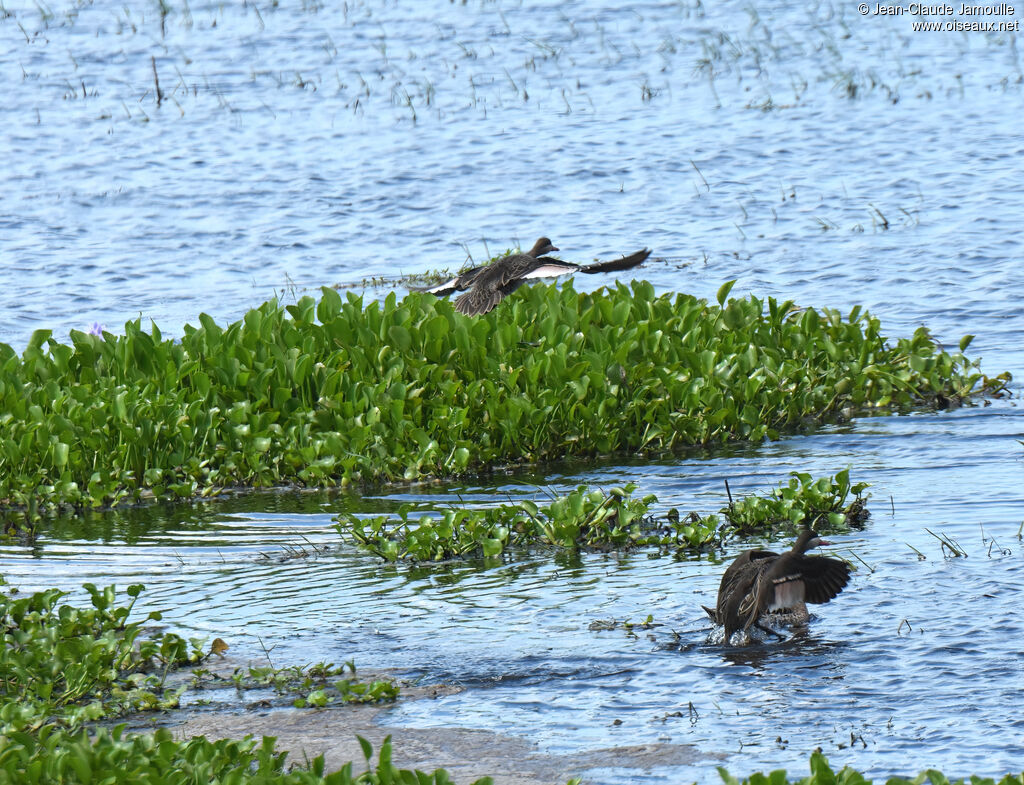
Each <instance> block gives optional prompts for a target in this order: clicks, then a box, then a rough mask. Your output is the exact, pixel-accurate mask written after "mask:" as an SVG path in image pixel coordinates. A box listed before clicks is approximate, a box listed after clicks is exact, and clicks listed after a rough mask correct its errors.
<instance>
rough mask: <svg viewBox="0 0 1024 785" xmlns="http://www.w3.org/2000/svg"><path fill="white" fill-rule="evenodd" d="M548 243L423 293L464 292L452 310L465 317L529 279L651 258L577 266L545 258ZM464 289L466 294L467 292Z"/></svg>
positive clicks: (616, 266)
mask: <svg viewBox="0 0 1024 785" xmlns="http://www.w3.org/2000/svg"><path fill="white" fill-rule="evenodd" d="M557 250H558V248H556V247H555V246H554V245H552V244H551V240H549V239H548V238H547V237H541V238H540V239H539V240H537V242H536V243H534V244H533V248H531V249H530V250H529V251H521V252H519V253H513V254H509V255H508V256H503V257H502V258H500V259H498V260H496V261H495V262H493V263H492V264H489V265H484V266H482V267H473V268H471V269H469V270H465V271H463V272H462V273H460V274H459V275H457V276H456V277H455V278H452V279H451V280H449V281H445V282H444V283H442V284H439V285H437V286H433V287H430V288H429V289H425V290H424V291H427V292H430V293H431V294H436V295H438V296H439V297H444V296H446V295H449V294H453V293H454V292H464V294H461V295H459V296H458V297H457V298H456V299H455V310H457V311H459V312H460V313H464V314H466V315H467V316H476V315H479V314H485V313H487V312H488V311H490V310H491V309H493V308H494V306H496V305H497V304H498V303H500V302H501V301H502V299H503V298H505V297H506V296H508V295H509V294H511V293H512V292H514V291H515V290H516V289H518V288H519V287H520V286H522V285H523V284H524V283H526V282H527V281H528V280H531V279H533V278H553V277H555V276H558V275H566V274H567V273H587V274H594V273H608V272H616V271H618V270H628V269H630V268H631V267H636V266H638V265H640V264H643V262H644V261H645V260H646V259H647V257H648V256H650V255H651V252H650V251H649V250H647V249H646V248H645V249H643V250H642V251H637V252H636V253H633V254H630V255H629V256H624V257H622V258H621V259H614V260H612V261H610V262H598V263H596V264H588V265H579V264H574V263H573V262H565V261H562V260H561V259H556V258H555V257H553V256H548V255H547V254H550V253H552V252H554V251H557ZM467 290H468V291H467Z"/></svg>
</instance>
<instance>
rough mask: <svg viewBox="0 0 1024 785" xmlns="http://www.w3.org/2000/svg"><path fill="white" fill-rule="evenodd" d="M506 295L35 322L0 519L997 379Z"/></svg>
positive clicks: (865, 329)
mask: <svg viewBox="0 0 1024 785" xmlns="http://www.w3.org/2000/svg"><path fill="white" fill-rule="evenodd" d="M728 294H729V288H728V285H726V286H723V287H722V289H721V290H720V292H719V300H720V301H721V302H720V303H717V304H709V303H708V302H706V301H704V300H699V299H697V298H694V297H689V296H686V295H663V296H660V297H656V296H655V295H654V289H653V287H652V286H651V285H650V284H649V283H647V282H644V281H640V282H634V283H633V284H632V288H626V287H624V286H621V285H620V286H618V287H616V288H614V289H611V290H600V291H598V292H595V293H593V294H577V293H576V292H575V291H574V290H573V289H572V287H571V285H566V286H564V287H562V288H556V287H553V286H543V285H540V286H532V287H524V288H523V289H521V290H520V291H519V292H517V293H516V295H515V296H513V297H510V298H509V299H508V301H507V302H504V303H502V304H501V306H499V307H498V308H497V309H495V311H493V312H491V313H490V314H488V315H487V316H486V317H483V318H466V317H463V316H462V315H461V314H458V313H456V312H455V311H454V310H453V309H452V306H451V303H449V302H448V301H446V300H438V299H437V298H435V297H433V296H432V295H428V294H420V293H411V294H409V295H408V296H407V297H405V298H404V299H403V300H399V299H397V298H396V297H395V296H394V295H393V294H391V295H389V296H388V297H387V298H386V299H385V300H384V301H383V302H370V303H364V302H363V300H362V299H361V298H360V297H358V296H356V295H354V294H352V293H347V294H346V295H345V297H344V298H343V297H342V296H341V295H340V294H339V293H338V292H337V291H335V290H333V289H324V290H323V296H322V298H321V299H320V300H319V301H315V300H313V299H312V298H309V297H303V298H301V299H299V300H298V301H297V302H296V303H295V304H293V305H288V306H286V307H281V306H280V305H279V304H278V303H277V302H276V301H271V302H268V303H264V304H263V305H262V306H260V307H259V308H256V309H253V310H251V311H249V312H248V313H247V314H246V315H245V317H244V318H243V319H242V320H240V321H238V322H235V323H233V324H230V325H227V326H226V327H221V326H220V325H217V324H216V323H215V322H214V321H213V319H211V318H210V317H209V316H207V315H206V314H201V315H200V317H199V325H200V326H199V327H191V326H188V327H186V329H185V334H184V336H183V337H182V338H181V340H180V341H171V340H166V339H164V338H163V336H162V335H161V333H160V331H159V330H158V329H157V327H156V326H155V325H153V326H152V329H151V330H150V331H149V332H147V331H144V330H143V329H142V325H141V323H140V321H133V322H129V323H128V324H126V325H125V335H124V336H120V337H119V336H114V335H111V334H109V333H103V334H102V335H100V336H97V335H90V334H86V333H81V332H77V331H73V332H72V334H71V344H70V345H65V344H61V343H59V342H57V341H54V340H53V338H52V337H51V335H50V333H49V331H46V330H40V331H37V332H36V333H34V334H33V336H32V339H31V340H30V342H29V345H28V347H27V348H26V349H25V351H24V352H23V353H22V354H21V355H20V356H19V355H17V354H16V353H15V352H14V351H13V350H12V349H11V348H10V347H9V346H7V345H5V344H0V412H2V413H3V414H0V514H4V515H5V519H6V523H7V526H8V527H10V526H13V525H15V524H18V525H22V526H25V525H28V526H31V525H32V523H33V521H34V519H35V518H36V516H37V515H39V514H41V513H43V512H46V511H53V510H56V509H63V510H64V511H66V512H74V511H80V510H82V509H84V508H87V507H96V506H106V505H116V504H118V503H123V502H129V501H140V500H146V499H151V498H159V499H176V498H192V497H195V496H197V495H209V494H213V493H217V492H218V491H219V490H221V489H224V488H230V487H237V486H248V487H254V486H263V487H267V486H280V485H286V484H300V485H308V486H330V485H337V484H342V485H344V484H348V483H352V482H380V481H385V482H386V481H402V480H415V479H418V478H423V477H438V476H442V477H443V476H452V475H458V474H465V473H474V472H477V473H478V472H486V471H488V470H490V469H492V468H493V467H496V466H506V465H509V464H515V463H523V462H536V461H543V460H548V459H553V458H562V457H564V456H566V455H580V456H597V455H608V454H614V453H620V452H627V451H628V452H630V453H638V452H639V453H647V454H661V453H666V452H672V451H678V450H681V449H684V448H686V447H689V446H692V445H716V444H724V443H728V442H735V441H751V442H755V443H756V442H761V441H763V440H765V439H774V438H777V437H778V436H779V435H780V434H781V433H784V432H787V431H793V430H796V429H800V428H805V427H808V426H813V425H815V424H818V423H821V422H825V421H829V420H834V419H837V418H843V417H850V416H853V415H854V414H856V413H858V412H863V411H880V410H881V411H891V410H905V409H907V408H910V407H913V406H939V407H941V406H950V405H955V404H957V403H960V402H962V401H964V400H966V399H968V398H970V397H972V396H976V395H979V394H983V393H985V392H998V391H999V390H1001V389H1002V386H1003V384H1004V383H1005V381H1006V380H1007V378H1008V377H1007V376H1006V375H1004V376H1001V377H998V378H996V379H988V378H986V377H984V376H983V375H982V374H981V373H980V372H979V371H978V370H977V363H974V362H972V361H970V360H969V359H968V358H967V357H965V356H964V355H963V354H962V353H961V352H957V353H953V354H950V353H947V352H945V351H943V350H942V349H940V348H939V346H938V345H937V344H936V342H935V341H934V340H933V339H932V338H931V337H930V336H929V334H928V333H927V331H926V330H924V329H923V328H922V329H919V330H918V331H917V332H915V333H914V335H913V336H912V337H911V338H903V339H899V340H896V341H887V340H886V339H885V338H884V337H883V336H882V335H881V326H880V324H879V322H878V320H876V319H874V318H873V317H871V316H869V315H868V314H867V313H864V312H862V311H861V309H859V308H855V309H854V310H853V311H852V312H851V313H850V314H849V315H848V316H847V317H844V316H843V315H842V314H840V313H839V312H837V311H831V310H827V309H826V310H822V311H817V310H811V309H808V310H802V311H799V310H797V309H796V308H794V306H793V304H792V303H790V302H782V303H779V302H777V301H775V300H774V299H771V298H769V299H768V300H767V301H762V300H760V299H757V298H755V297H747V298H745V299H728Z"/></svg>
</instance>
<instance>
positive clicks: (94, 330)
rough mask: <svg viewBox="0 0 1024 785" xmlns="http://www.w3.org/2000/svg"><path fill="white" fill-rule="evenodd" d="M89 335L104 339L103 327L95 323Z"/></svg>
mask: <svg viewBox="0 0 1024 785" xmlns="http://www.w3.org/2000/svg"><path fill="white" fill-rule="evenodd" d="M89 335H98V336H100V337H101V338H102V337H103V325H102V324H100V323H99V322H93V323H92V327H90V328H89Z"/></svg>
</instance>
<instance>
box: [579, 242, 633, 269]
mask: <svg viewBox="0 0 1024 785" xmlns="http://www.w3.org/2000/svg"><path fill="white" fill-rule="evenodd" d="M650 255H651V252H650V250H649V249H647V248H644V249H643V250H642V251H637V252H636V253H631V254H630V255H629V256H623V257H622V258H621V259H613V260H612V261H610V262H597V263H595V264H588V265H586V266H584V267H580V268H579V271H580V272H581V273H588V274H593V273H613V272H616V271H618V270H629V269H630V268H633V267H637V266H639V265H641V264H643V263H644V262H645V261H647V257H648V256H650Z"/></svg>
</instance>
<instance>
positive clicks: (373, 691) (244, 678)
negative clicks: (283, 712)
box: [191, 660, 399, 708]
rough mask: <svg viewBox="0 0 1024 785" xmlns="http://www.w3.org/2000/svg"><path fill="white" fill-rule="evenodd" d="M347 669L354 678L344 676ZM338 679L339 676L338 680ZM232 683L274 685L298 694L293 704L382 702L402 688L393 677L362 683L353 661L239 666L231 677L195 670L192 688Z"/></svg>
mask: <svg viewBox="0 0 1024 785" xmlns="http://www.w3.org/2000/svg"><path fill="white" fill-rule="evenodd" d="M346 672H348V673H350V674H351V678H341V679H338V677H339V676H340V677H344V676H345V674H346ZM335 679H338V680H337V681H335ZM226 683H230V684H233V685H234V686H235V687H236V688H237V689H239V690H251V689H256V688H259V687H271V688H273V690H274V691H275V692H277V693H278V694H280V695H286V694H287V695H297V697H295V698H294V699H293V700H292V705H293V706H296V707H298V708H304V707H306V706H317V707H320V708H323V707H325V706H334V705H339V704H344V703H383V702H387V701H393V700H395V699H396V698H397V697H398V693H399V688H398V685H397V684H395V683H394V682H393V681H391V680H390V679H374V680H373V681H370V682H363V681H360V680H359V679H357V678H356V665H355V662H353V661H352V660H348V661H347V662H344V663H342V664H341V665H340V666H337V665H334V664H333V663H326V662H318V663H316V664H314V665H306V666H301V665H293V666H289V667H284V668H275V667H273V666H272V665H271V666H266V667H253V666H250V667H248V668H237V669H235V672H234V673H233V674H232V675H231V676H230V677H227V676H221V675H219V674H216V673H212V672H211V671H208V670H205V669H197V670H195V671H193V680H192V684H191V686H192V687H193V688H196V687H200V688H207V687H211V686H213V687H217V686H220V685H222V684H226Z"/></svg>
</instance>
